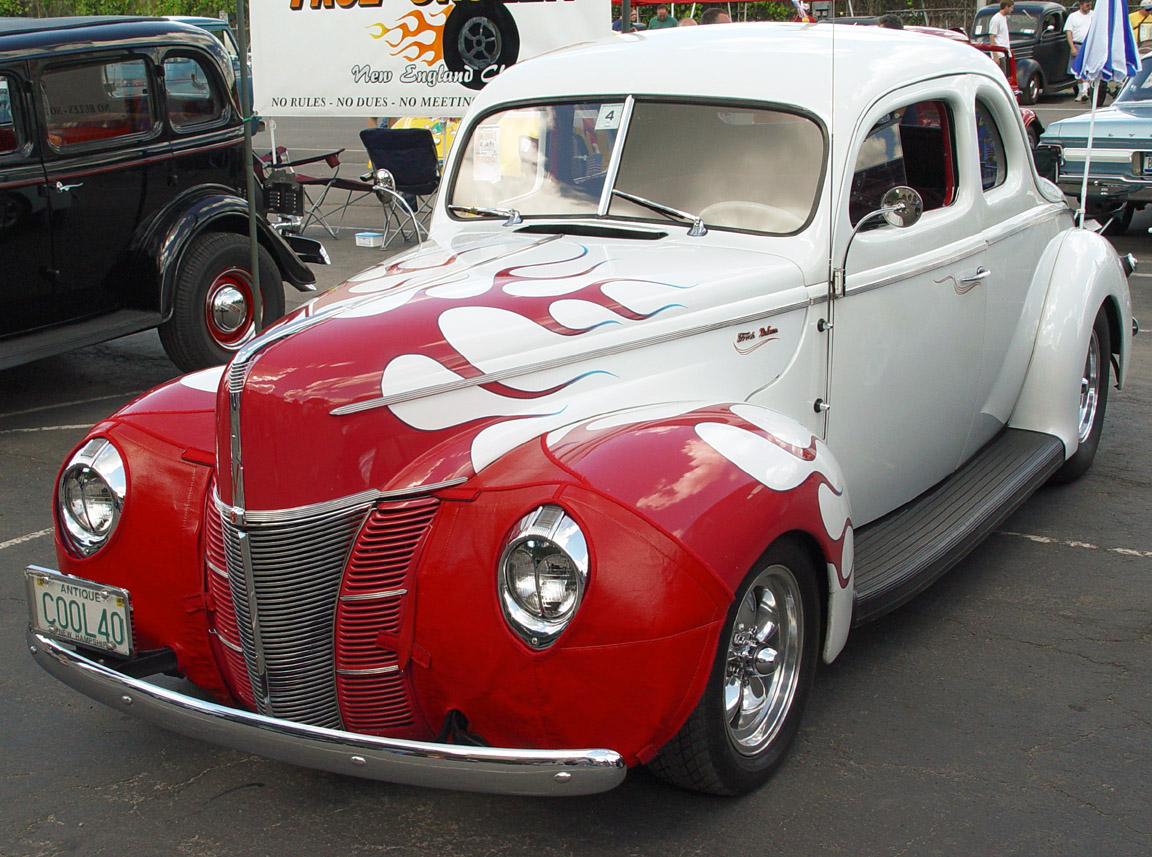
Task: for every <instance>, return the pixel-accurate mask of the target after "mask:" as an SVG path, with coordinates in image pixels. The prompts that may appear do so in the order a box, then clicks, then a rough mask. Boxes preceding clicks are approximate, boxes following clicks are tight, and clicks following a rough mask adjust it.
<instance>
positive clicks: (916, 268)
mask: <svg viewBox="0 0 1152 857" xmlns="http://www.w3.org/2000/svg"><path fill="white" fill-rule="evenodd" d="M961 82H962V81H961V80H956V81H949V82H948V83H947V84H942V83H941V84H938V83H933V84H931V85H924V86H921V87H918V88H916V89H915V90H913V93H915V94H913V93H909V94H904V95H900V96H890V97H889V98H888V99H887V100H885V101H883V102H881V103H880V104H879V105H877V106H876V107H875V108H874V109H873V110H872V111H871V112H870V113H869V114H867V115H866V116H865V117H864V118H865V120H866V122H865V123H863V124H862V125H861V126H860V128H859V131H858V136H857V139H856V141H855V142H854V143H853V147H852V149H851V152H852V154H851V157H850V159H849V161H848V162H849V163H853V164H854V165H855V166H854V169H853V171H852V175H851V176H849V177H848V181H849V182H850V188H848V189H847V192H846V194H844V196H846V197H847V198H846V201H845V204H842V205H841V207H840V208H841V210H840V211H839V212H838V214H837V217H838V218H839V222H838V224H837V227H836V228H837V234H838V236H839V237H838V238H837V240H836V241H835V242H834V253H837V254H843V253H844V252H845V250H844V247H845V245H846V243H847V241H848V236H849V234H850V233H851V230H852V228H853V226H855V225H857V224H860V223H861V221H862V219H863V218H864V217H865V215H866V214H868V213H869V212H870V211H875V210H877V209H879V207H880V198H881V197H882V196H883V194H884V192H885V191H886V190H888V189H889V188H890V187H893V186H896V185H908V186H911V187H912V188H914V189H915V190H917V191H918V192H919V193H920V195H921V197H922V198H923V200H924V208H925V212H924V215H923V217H922V218H921V219H920V220H919V222H917V223H916V224H915V225H913V226H910V227H906V228H896V227H894V226H890V225H887V224H885V223H884V222H883V220H872V221H869V222H868V223H866V224H864V225H863V226H862V228H861V230H860V231H859V232H858V233H857V234H856V236H855V238H854V239H852V241H851V246H850V247H849V248H848V255H847V259H846V264H845V268H846V271H847V277H846V282H845V289H844V293H843V296H842V297H837V298H836V299H835V300H834V305H833V308H832V313H833V329H832V332H831V337H830V341H831V348H832V353H831V361H830V366H831V369H830V378H829V401H828V404H829V411H828V415H827V423H826V426H827V428H826V434H827V439H828V444H829V447H830V448H831V449H832V450H833V452H834V453H835V455H836V457H837V460H838V461H839V462H840V464H841V466H842V467H843V469H844V472H845V476H846V477H847V479H848V485H849V486H850V492H851V497H852V511H853V520H854V521H855V522H857V523H858V524H862V523H867V522H868V521H870V520H873V519H875V518H877V517H879V516H881V515H883V514H885V513H886V512H888V511H890V510H892V509H894V508H896V507H897V506H899V505H901V504H903V503H904V502H906V501H908V500H910V499H912V498H914V497H915V496H917V495H918V494H920V493H922V492H923V491H925V490H927V489H928V488H929V487H931V486H932V485H934V484H935V483H937V482H939V481H940V480H941V479H942V478H944V477H945V476H947V475H948V474H949V473H950V472H952V471H953V470H954V469H955V468H956V467H957V465H958V463H959V462H960V459H961V456H962V454H963V451H964V448H965V444H966V441H967V439H968V434H969V427H970V425H971V423H972V417H973V412H974V409H975V403H976V386H977V381H978V378H979V375H980V355H981V345H982V340H983V326H984V317H985V303H984V293H983V292H982V291H981V290H980V289H978V288H976V285H977V284H978V282H979V277H980V276H981V272H982V269H983V268H984V264H985V247H984V240H983V237H982V236H981V234H980V210H979V208H978V207H977V204H976V202H977V200H976V198H975V196H974V194H973V193H972V187H973V185H974V184H975V176H973V175H971V174H972V172H973V171H974V170H975V158H974V156H973V155H972V154H971V153H968V154H965V153H964V151H963V143H964V140H965V138H964V135H965V134H968V133H970V131H969V130H967V126H966V125H965V124H964V123H963V122H962V121H958V118H962V116H963V113H962V111H963V107H962V103H963V102H962V101H961V100H960V98H959V93H958V92H957V90H958V89H959V86H960V83H961ZM949 87H950V88H949ZM969 124H970V123H969ZM969 142H970V141H969ZM873 223H876V224H879V225H877V226H876V227H875V228H869V227H870V226H871V224H873ZM841 258H842V257H841Z"/></svg>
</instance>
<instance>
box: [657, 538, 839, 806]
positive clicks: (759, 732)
mask: <svg viewBox="0 0 1152 857" xmlns="http://www.w3.org/2000/svg"><path fill="white" fill-rule="evenodd" d="M819 611H820V608H819V597H818V586H817V583H816V570H815V567H814V565H813V562H812V559H811V557H810V556H809V555H808V552H807V551H806V550H804V548H803V547H802V546H801V545H800V544H799V542H797V541H796V540H794V539H791V538H783V539H781V540H780V541H778V542H776V543H775V544H773V545H772V546H771V547H770V548H769V549H768V550H767V552H766V553H765V554H764V556H763V557H762V558H761V559H760V561H759V562H758V563H757V564H756V566H755V567H754V568H753V569H752V571H751V572H749V574H748V576H747V577H746V578H745V579H744V582H743V583H742V584H741V585H740V588H739V590H737V592H736V598H735V599H734V600H733V602H732V606H731V607H730V608H729V610H728V618H727V620H726V621H725V628H724V631H723V632H722V633H721V635H720V641H719V644H718V647H717V652H716V660H715V662H714V663H713V665H712V674H711V676H710V677H709V679H708V685H707V686H706V687H705V689H704V694H703V696H702V697H701V698H700V702H699V703H698V704H697V705H696V709H695V710H694V711H693V712H692V714H691V715H689V717H688V720H687V721H686V722H685V724H684V726H683V727H682V728H681V729H680V731H679V732H678V733H676V735H675V736H674V737H673V738H672V740H671V741H669V742H668V743H667V744H665V745H664V746H663V747H662V748H661V750H660V753H659V754H658V755H657V756H656V758H655V759H654V760H652V762H651V763H650V764H649V768H650V769H651V770H652V771H653V773H655V774H656V775H657V776H658V777H660V778H661V779H664V780H666V781H668V782H670V783H672V784H673V785H677V786H681V787H682V788H686V789H692V790H694V791H702V792H709V793H711V794H719V795H738V794H743V793H745V792H748V791H751V790H752V789H754V788H756V787H757V786H759V785H761V784H762V783H764V782H765V781H766V780H767V779H768V778H769V777H770V776H771V775H772V772H773V771H775V770H776V768H777V767H779V765H780V763H781V761H783V759H784V755H785V753H786V751H787V750H788V747H789V745H790V744H791V743H792V739H793V738H795V736H796V732H797V730H798V729H799V727H800V719H801V716H802V715H803V712H804V706H805V704H806V703H807V701H808V694H809V691H810V690H811V688H812V679H813V676H814V675H815V674H816V658H817V655H818V648H819V647H818V642H819V630H820V612H819Z"/></svg>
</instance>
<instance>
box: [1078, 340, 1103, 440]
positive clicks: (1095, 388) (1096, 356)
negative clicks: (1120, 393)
mask: <svg viewBox="0 0 1152 857" xmlns="http://www.w3.org/2000/svg"><path fill="white" fill-rule="evenodd" d="M1099 402H1100V339H1099V337H1098V336H1097V335H1096V331H1095V329H1093V331H1092V338H1091V340H1090V341H1089V342H1088V356H1087V357H1086V358H1085V359H1084V376H1083V377H1082V378H1081V379H1080V428H1079V437H1080V443H1084V442H1085V441H1086V440H1088V436H1089V435H1090V434H1091V433H1092V426H1093V425H1094V424H1095V422H1096V408H1097V407H1098V405H1099Z"/></svg>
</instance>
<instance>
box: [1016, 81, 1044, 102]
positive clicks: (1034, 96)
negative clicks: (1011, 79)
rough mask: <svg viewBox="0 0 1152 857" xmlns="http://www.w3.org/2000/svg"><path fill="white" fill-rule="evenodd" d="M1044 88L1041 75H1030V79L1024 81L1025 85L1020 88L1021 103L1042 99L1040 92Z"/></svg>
mask: <svg viewBox="0 0 1152 857" xmlns="http://www.w3.org/2000/svg"><path fill="white" fill-rule="evenodd" d="M1042 89H1043V87H1042V86H1041V81H1040V75H1038V74H1030V75H1028V80H1026V81H1025V82H1024V86H1023V87H1022V88H1021V90H1020V103H1021V104H1035V103H1036V102H1037V101H1039V100H1040V92H1041V91H1042Z"/></svg>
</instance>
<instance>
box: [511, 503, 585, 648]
mask: <svg viewBox="0 0 1152 857" xmlns="http://www.w3.org/2000/svg"><path fill="white" fill-rule="evenodd" d="M499 578H500V604H501V607H502V608H503V610H504V617H505V618H506V619H507V620H508V624H509V625H510V626H511V627H512V629H513V630H514V631H516V633H517V634H519V635H520V637H521V638H523V640H524V641H525V642H527V643H528V644H529V645H531V646H533V647H534V648H537V649H544V648H547V647H548V646H550V645H551V644H552V643H553V642H554V641H555V639H556V638H557V637H558V636H560V634H561V632H562V631H563V630H564V629H565V628H566V627H568V623H569V622H570V621H572V617H573V616H574V615H575V613H576V609H577V608H578V607H579V606H580V600H581V598H583V596H584V587H585V584H586V583H587V581H588V545H587V542H586V541H585V540H584V533H583V532H581V530H580V527H579V525H577V523H576V522H575V521H574V520H572V518H570V517H569V516H568V514H567V513H566V512H565V511H564V510H563V509H561V508H560V507H559V506H552V505H548V506H540V507H538V508H536V509H534V510H532V511H531V512H529V513H528V514H527V515H525V516H524V517H523V518H521V519H520V521H519V522H518V523H517V524H516V526H515V527H513V528H512V533H511V534H510V535H509V536H508V540H507V542H506V543H505V545H504V552H503V553H502V554H501V556H500V574H499Z"/></svg>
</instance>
